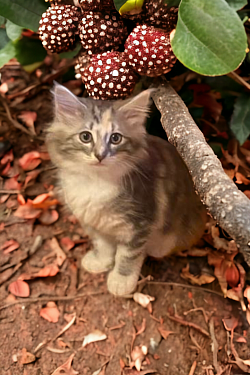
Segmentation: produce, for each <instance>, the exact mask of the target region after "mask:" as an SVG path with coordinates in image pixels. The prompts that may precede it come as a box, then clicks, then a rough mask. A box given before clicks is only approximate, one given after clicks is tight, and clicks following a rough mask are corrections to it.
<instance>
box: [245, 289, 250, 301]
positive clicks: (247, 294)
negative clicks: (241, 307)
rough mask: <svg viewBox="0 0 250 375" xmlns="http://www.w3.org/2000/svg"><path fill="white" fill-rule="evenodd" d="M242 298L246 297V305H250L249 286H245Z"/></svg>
mask: <svg viewBox="0 0 250 375" xmlns="http://www.w3.org/2000/svg"><path fill="white" fill-rule="evenodd" d="M244 297H246V299H247V301H248V303H249V304H250V286H247V287H246V289H245V290H244Z"/></svg>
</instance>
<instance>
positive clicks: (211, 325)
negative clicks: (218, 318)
mask: <svg viewBox="0 0 250 375" xmlns="http://www.w3.org/2000/svg"><path fill="white" fill-rule="evenodd" d="M209 331H210V336H211V339H212V352H213V365H214V368H215V370H216V372H217V373H218V372H219V371H220V367H219V365H218V357H217V356H218V349H219V345H218V342H217V340H216V337H215V333H214V319H213V318H211V319H210V321H209Z"/></svg>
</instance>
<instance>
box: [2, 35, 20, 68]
mask: <svg viewBox="0 0 250 375" xmlns="http://www.w3.org/2000/svg"><path fill="white" fill-rule="evenodd" d="M15 54H16V50H15V47H14V45H13V43H12V41H10V42H8V43H7V44H6V45H5V47H4V48H2V49H1V50H0V68H1V67H2V66H3V65H4V64H6V63H7V62H8V61H9V60H10V59H12V58H13V57H15Z"/></svg>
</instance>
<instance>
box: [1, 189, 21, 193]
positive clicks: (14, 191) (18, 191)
mask: <svg viewBox="0 0 250 375" xmlns="http://www.w3.org/2000/svg"><path fill="white" fill-rule="evenodd" d="M19 193H20V190H5V189H0V194H19Z"/></svg>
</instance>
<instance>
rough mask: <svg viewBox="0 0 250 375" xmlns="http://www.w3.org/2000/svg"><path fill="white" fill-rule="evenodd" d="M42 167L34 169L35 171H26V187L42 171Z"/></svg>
mask: <svg viewBox="0 0 250 375" xmlns="http://www.w3.org/2000/svg"><path fill="white" fill-rule="evenodd" d="M41 171H42V169H41V168H40V169H39V168H38V169H34V170H33V171H29V172H27V173H26V178H25V181H24V188H26V187H27V186H28V184H29V182H31V181H33V180H35V179H36V178H37V176H38V175H39V174H40V173H41Z"/></svg>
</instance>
